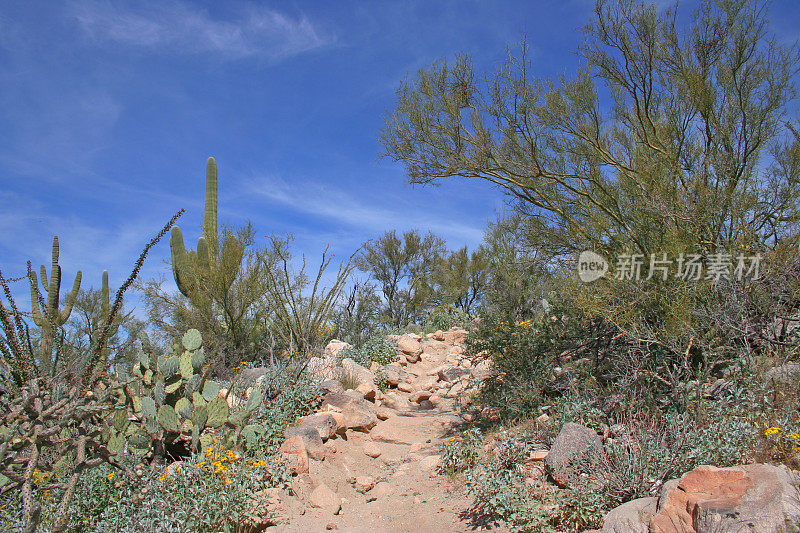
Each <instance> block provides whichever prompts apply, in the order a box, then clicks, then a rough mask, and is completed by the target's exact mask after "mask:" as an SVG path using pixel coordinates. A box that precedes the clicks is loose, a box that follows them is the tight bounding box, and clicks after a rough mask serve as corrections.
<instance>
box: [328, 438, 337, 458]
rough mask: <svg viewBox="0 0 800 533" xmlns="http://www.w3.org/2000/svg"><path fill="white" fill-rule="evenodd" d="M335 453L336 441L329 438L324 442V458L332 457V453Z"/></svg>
mask: <svg viewBox="0 0 800 533" xmlns="http://www.w3.org/2000/svg"><path fill="white" fill-rule="evenodd" d="M335 453H336V443H335V442H333V441H332V440H329V441H327V442H326V443H325V458H326V459H327V458H329V457H333V454H335Z"/></svg>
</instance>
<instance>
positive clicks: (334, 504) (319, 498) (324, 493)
mask: <svg viewBox="0 0 800 533" xmlns="http://www.w3.org/2000/svg"><path fill="white" fill-rule="evenodd" d="M308 503H309V504H310V505H311V506H312V507H319V508H320V509H325V510H326V511H328V512H329V513H332V514H339V511H340V510H341V508H342V501H341V500H340V499H339V496H337V495H336V493H335V492H333V491H332V490H331V489H330V487H328V486H327V485H326V484H325V483H320V484H319V486H318V487H317V488H315V489H314V491H313V492H312V493H311V495H310V496H309V497H308Z"/></svg>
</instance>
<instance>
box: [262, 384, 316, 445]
mask: <svg viewBox="0 0 800 533" xmlns="http://www.w3.org/2000/svg"><path fill="white" fill-rule="evenodd" d="M268 381H273V380H269V379H268ZM277 381H278V382H277V383H275V384H274V389H275V390H276V391H279V392H278V393H277V395H276V396H275V398H274V399H272V401H270V402H269V403H268V404H267V408H266V410H265V411H263V413H262V414H260V415H259V416H258V417H257V418H256V419H255V420H254V422H256V423H258V424H259V425H261V426H262V427H263V432H261V433H260V434H259V435H258V444H257V447H258V449H260V450H262V451H263V453H265V454H271V453H275V452H276V451H277V450H278V448H280V445H281V444H282V443H283V440H284V437H283V430H284V429H286V427H287V426H288V425H289V424H291V423H293V422H294V421H295V420H296V419H297V418H298V417H301V416H306V415H309V414H311V413H313V412H314V410H315V409H316V408H317V407H319V404H320V403H321V402H322V391H321V390H320V389H319V387H318V386H317V385H316V383H314V381H312V380H311V378H310V377H309V376H308V374H307V373H306V372H301V373H299V374H297V373H294V372H285V373H281V374H280V375H279V376H277Z"/></svg>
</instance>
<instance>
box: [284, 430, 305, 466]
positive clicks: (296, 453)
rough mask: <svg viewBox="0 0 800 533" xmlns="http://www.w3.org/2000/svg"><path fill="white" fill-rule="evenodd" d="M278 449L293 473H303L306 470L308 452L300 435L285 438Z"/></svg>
mask: <svg viewBox="0 0 800 533" xmlns="http://www.w3.org/2000/svg"><path fill="white" fill-rule="evenodd" d="M280 451H281V454H282V455H283V458H284V459H285V460H286V462H287V463H288V466H289V469H290V470H291V471H292V472H293V473H295V474H303V473H306V472H308V453H307V452H306V447H305V444H303V438H302V437H300V436H299V435H298V436H294V437H291V438H288V439H286V441H284V443H283V444H282V445H281V449H280Z"/></svg>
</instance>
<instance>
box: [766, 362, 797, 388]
mask: <svg viewBox="0 0 800 533" xmlns="http://www.w3.org/2000/svg"><path fill="white" fill-rule="evenodd" d="M764 379H765V380H766V381H767V383H770V382H772V383H774V384H775V385H782V386H784V387H796V385H797V383H798V382H799V381H800V363H786V364H785V365H780V366H776V367H775V368H770V369H769V370H767V372H766V373H765V374H764Z"/></svg>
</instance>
